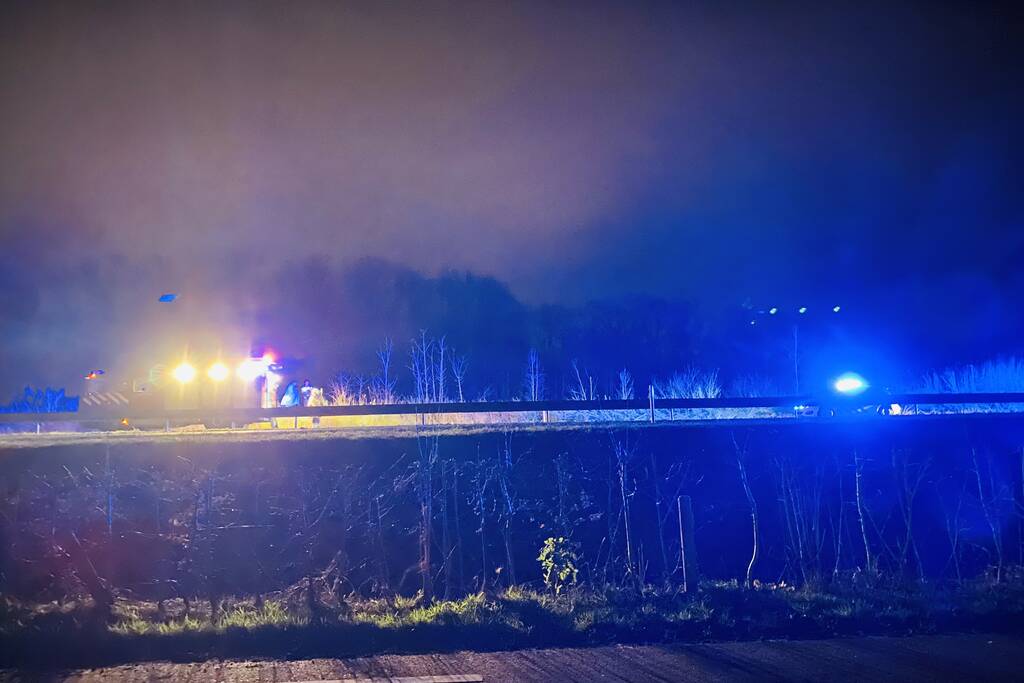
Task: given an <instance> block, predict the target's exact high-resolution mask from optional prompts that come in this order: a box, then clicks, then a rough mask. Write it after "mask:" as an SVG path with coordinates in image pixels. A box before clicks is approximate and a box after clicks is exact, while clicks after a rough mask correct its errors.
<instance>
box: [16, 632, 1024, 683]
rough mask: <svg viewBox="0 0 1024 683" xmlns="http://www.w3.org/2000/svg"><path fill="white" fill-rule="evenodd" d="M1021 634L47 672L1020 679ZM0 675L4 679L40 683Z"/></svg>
mask: <svg viewBox="0 0 1024 683" xmlns="http://www.w3.org/2000/svg"><path fill="white" fill-rule="evenodd" d="M1022 662H1024V637H1017V636H1003V635H1000V636H994V635H993V636H988V635H955V636H913V637H908V638H844V639H835V640H817V641H815V640H805V641H762V642H746V643H712V644H698V645H666V646H647V647H625V646H617V647H599V648H590V649H551V650H520V651H515V652H485V653H480V652H459V653H454V654H444V655H381V656H378V657H366V658H357V659H314V660H304V661H252V660H250V661H212V662H202V663H193V664H174V663H167V662H152V663H147V664H137V665H128V666H118V667H110V668H106V669H92V670H83V671H73V672H66V673H64V674H61V675H57V676H52V675H45V674H44V675H43V676H45V679H46V680H61V679H63V680H68V681H81V682H86V681H88V682H93V681H101V680H102V681H152V680H174V681H197V682H198V681H204V682H207V681H210V682H212V681H231V682H234V681H238V682H243V681H244V682H247V681H275V682H284V681H315V680H325V679H328V680H330V679H333V680H338V679H353V678H355V679H363V680H366V679H374V678H376V679H378V680H388V678H389V677H405V676H443V675H448V676H451V675H454V674H476V675H479V676H482V678H483V680H484V681H487V682H488V683H492V682H493V683H503V682H511V681H565V682H570V681H580V682H582V683H595V682H597V681H771V680H787V681H824V680H829V681H1009V680H1021V679H1022V672H1021V666H1022ZM40 677H41V675H40V674H39V673H33V672H20V673H19V672H10V671H8V672H4V673H3V674H0V679H3V680H26V681H28V680H39V679H40Z"/></svg>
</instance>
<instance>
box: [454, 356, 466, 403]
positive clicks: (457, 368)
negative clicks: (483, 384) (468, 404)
mask: <svg viewBox="0 0 1024 683" xmlns="http://www.w3.org/2000/svg"><path fill="white" fill-rule="evenodd" d="M467 365H468V362H467V361H466V357H465V356H452V363H451V366H452V377H454V378H455V390H456V391H457V392H458V394H459V403H465V401H466V397H465V394H463V392H462V386H463V380H465V378H466V367H467Z"/></svg>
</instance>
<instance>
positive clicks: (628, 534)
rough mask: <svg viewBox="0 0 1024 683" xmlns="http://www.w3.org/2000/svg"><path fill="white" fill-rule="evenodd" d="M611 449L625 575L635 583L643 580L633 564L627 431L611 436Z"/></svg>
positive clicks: (631, 449)
mask: <svg viewBox="0 0 1024 683" xmlns="http://www.w3.org/2000/svg"><path fill="white" fill-rule="evenodd" d="M612 449H613V450H614V452H615V468H616V476H617V481H618V492H619V498H620V502H621V505H622V507H621V511H622V522H623V532H624V534H625V542H626V557H625V562H626V564H625V570H626V573H625V576H626V578H627V579H632V580H634V581H635V582H636V583H637V585H640V584H641V583H642V582H643V577H642V576H638V575H637V574H636V572H635V569H634V565H633V533H632V526H631V523H630V522H631V516H630V501H631V500H632V498H633V494H634V489H633V479H632V475H631V472H630V466H631V461H632V459H633V455H634V447H633V446H632V445H631V444H630V443H629V432H625V433H624V434H623V435H622V436H621V437H617V436H615V435H613V436H612Z"/></svg>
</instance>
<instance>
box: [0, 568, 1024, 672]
mask: <svg viewBox="0 0 1024 683" xmlns="http://www.w3.org/2000/svg"><path fill="white" fill-rule="evenodd" d="M0 609H2V613H0V652H2V653H3V654H2V655H0V665H4V666H16V665H23V666H24V665H28V666H45V667H62V666H63V667H70V666H90V665H92V666H95V665H101V664H113V663H119V662H128V661H143V660H153V659H170V660H179V661H180V660H200V659H207V658H211V657H317V656H342V655H368V654H374V653H380V652H431V651H451V650H460V649H476V650H502V649H515V648H523V647H542V646H587V645H598V644H605V643H658V642H681V641H691V642H692V641H707V640H736V639H760V638H817V637H829V636H842V635H854V634H909V633H935V632H950V631H991V632H1006V631H1013V630H1016V629H1019V628H1020V624H1021V623H1022V617H1024V582H1022V581H1019V580H1016V581H1011V582H1008V583H1002V584H998V585H995V584H992V583H990V582H987V581H979V582H976V583H973V584H970V585H966V586H964V587H961V588H955V589H954V588H949V587H947V588H940V587H936V586H931V585H925V586H922V585H913V586H904V587H877V586H876V587H870V588H869V587H865V586H854V585H852V584H848V585H844V586H833V587H832V588H830V589H827V590H817V591H812V590H806V589H803V590H795V589H793V588H791V587H787V586H771V587H761V588H758V589H754V590H742V589H740V588H739V587H737V586H736V585H735V584H734V583H731V584H730V583H707V584H705V585H703V586H702V589H701V591H700V592H699V593H698V594H696V595H691V596H687V595H679V594H675V593H672V592H662V591H645V592H644V593H643V594H639V593H636V592H634V591H622V590H610V591H606V592H603V593H599V592H577V593H575V594H572V595H568V596H565V595H563V596H562V597H560V598H558V599H555V598H552V597H551V596H550V595H547V594H542V593H537V592H533V591H530V590H526V589H519V588H512V589H508V590H505V591H503V592H501V593H499V594H496V595H492V596H485V595H481V594H477V595H470V596H468V597H466V598H463V599H461V600H452V601H437V602H434V603H431V604H423V603H421V601H419V600H417V599H415V598H401V597H398V598H393V599H387V600H383V599H381V600H367V599H360V600H353V601H351V602H350V603H347V604H346V605H344V606H341V607H340V608H339V607H335V608H331V607H328V606H325V605H321V606H319V607H318V608H317V609H316V613H315V614H313V613H311V611H310V609H309V607H308V605H307V604H306V601H305V600H304V599H303V597H302V594H301V592H299V591H296V592H295V593H293V595H292V596H291V597H288V596H286V595H284V594H281V595H272V596H267V597H266V598H265V599H263V600H260V601H258V602H256V601H253V600H251V599H247V600H240V601H237V602H234V603H231V604H228V605H226V606H224V607H223V608H222V609H221V610H220V613H219V614H218V615H217V616H216V618H214V619H211V618H210V611H209V605H208V603H201V604H200V603H193V604H192V605H191V609H190V611H189V613H187V614H186V613H185V612H184V604H183V603H182V602H181V601H172V602H171V603H169V604H168V605H167V606H166V609H165V612H164V613H163V614H162V615H161V614H159V612H158V610H157V606H156V605H155V604H153V603H140V602H130V601H119V602H118V603H117V604H116V605H115V607H114V611H113V614H112V618H111V619H110V620H109V621H108V620H98V619H97V618H96V615H94V614H93V613H92V612H91V610H90V609H89V607H88V606H87V605H83V604H67V605H64V606H62V607H61V606H57V605H46V606H27V605H22V604H17V603H13V602H10V601H4V602H3V603H2V604H0Z"/></svg>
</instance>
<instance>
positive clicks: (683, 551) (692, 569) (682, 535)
mask: <svg viewBox="0 0 1024 683" xmlns="http://www.w3.org/2000/svg"><path fill="white" fill-rule="evenodd" d="M676 511H677V512H678V513H679V563H680V565H681V566H682V568H683V592H684V593H689V592H695V591H696V590H697V584H698V582H699V581H700V571H699V569H698V568H697V543H696V539H694V522H693V504H692V502H691V501H690V497H689V496H679V497H678V498H676Z"/></svg>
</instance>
